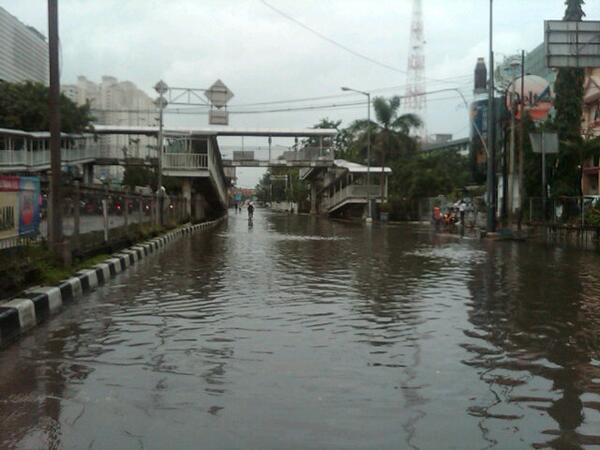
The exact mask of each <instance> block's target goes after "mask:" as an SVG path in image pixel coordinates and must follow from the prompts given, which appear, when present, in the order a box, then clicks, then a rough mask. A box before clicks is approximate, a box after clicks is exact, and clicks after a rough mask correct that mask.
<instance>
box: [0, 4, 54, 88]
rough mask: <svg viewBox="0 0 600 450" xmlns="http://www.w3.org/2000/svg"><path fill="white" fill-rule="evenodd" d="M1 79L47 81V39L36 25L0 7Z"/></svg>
mask: <svg viewBox="0 0 600 450" xmlns="http://www.w3.org/2000/svg"><path fill="white" fill-rule="evenodd" d="M0 80H4V81H8V82H11V83H17V82H23V81H35V82H39V83H42V84H44V85H46V86H47V85H48V43H47V42H46V38H45V37H44V35H42V34H41V33H40V32H39V31H37V30H36V29H35V28H33V27H30V26H27V25H25V24H24V23H23V22H21V21H20V20H19V19H17V18H16V17H15V16H13V15H12V14H10V13H9V12H8V11H6V10H5V9H4V8H1V7H0Z"/></svg>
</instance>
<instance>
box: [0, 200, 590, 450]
mask: <svg viewBox="0 0 600 450" xmlns="http://www.w3.org/2000/svg"><path fill="white" fill-rule="evenodd" d="M599 268H600V257H599V256H598V255H596V254H594V253H584V252H577V251H570V250H564V249H556V248H545V247H542V246H537V245H534V244H527V245H524V244H516V243H492V242H479V241H476V240H468V239H464V240H460V239H458V238H456V237H451V236H436V235H432V234H431V233H430V232H429V230H428V229H427V228H416V227H412V226H398V227H393V226H390V227H387V228H379V227H378V226H373V227H372V228H365V227H361V226H359V225H349V224H343V223H335V222H329V221H326V220H317V219H314V218H310V217H293V216H286V215H271V214H268V213H265V212H264V211H262V210H258V211H257V214H256V215H255V220H254V225H253V227H252V228H249V227H248V223H247V221H246V220H245V215H236V214H232V215H231V216H230V218H229V221H228V224H226V225H223V226H222V227H220V228H218V229H216V230H214V231H210V232H208V233H205V234H197V235H194V236H192V237H185V238H182V239H181V240H179V241H177V242H175V243H172V244H171V245H170V246H168V247H167V248H166V249H165V250H163V251H162V252H161V253H160V254H159V255H156V256H154V257H151V258H148V259H146V260H143V261H142V262H140V263H139V265H137V266H134V267H132V268H131V269H129V271H128V272H126V273H124V274H121V275H119V276H118V277H117V278H115V279H113V280H112V281H111V282H110V283H109V284H108V285H106V286H104V287H102V288H100V289H98V290H97V291H95V292H94V293H93V294H91V295H89V296H87V297H85V298H84V299H83V300H81V301H80V302H79V303H78V304H75V305H72V306H70V307H68V308H67V309H66V310H65V311H64V312H63V313H62V314H61V315H59V316H56V317H55V318H53V319H52V320H51V321H50V322H48V323H46V324H45V325H43V326H41V327H39V328H38V329H36V330H34V331H32V332H31V333H30V334H28V335H27V336H26V337H25V338H24V339H22V340H20V341H19V342H17V343H15V344H14V345H12V346H10V347H8V348H7V349H5V350H3V351H2V352H0V448H23V449H30V448H31V449H38V448H65V449H72V448H89V449H138V448H143V449H166V448H177V449H400V448H402V449H442V448H443V449H450V448H453V449H484V448H500V449H523V448H561V449H563V448H564V449H567V448H568V449H577V448H590V449H597V448H600V270H599Z"/></svg>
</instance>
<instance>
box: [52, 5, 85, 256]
mask: <svg viewBox="0 0 600 450" xmlns="http://www.w3.org/2000/svg"><path fill="white" fill-rule="evenodd" d="M48 56H49V63H50V67H49V69H50V70H49V72H50V95H49V104H48V107H49V122H50V174H51V175H50V208H49V216H50V223H49V225H50V226H49V233H48V240H49V242H50V246H51V247H52V248H53V250H54V251H55V252H57V253H58V252H60V250H61V249H60V248H59V247H60V246H61V245H62V243H63V230H62V209H61V204H60V198H61V195H60V183H61V156H60V73H59V66H58V64H59V59H58V0H48ZM77 206H79V205H77Z"/></svg>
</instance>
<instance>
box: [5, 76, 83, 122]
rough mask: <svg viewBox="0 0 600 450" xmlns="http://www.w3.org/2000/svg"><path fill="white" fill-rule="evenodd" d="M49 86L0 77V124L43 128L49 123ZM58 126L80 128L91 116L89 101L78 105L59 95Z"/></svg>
mask: <svg viewBox="0 0 600 450" xmlns="http://www.w3.org/2000/svg"><path fill="white" fill-rule="evenodd" d="M48 100H49V88H48V87H47V86H44V85H43V84H41V83H33V82H30V81H27V82H24V83H9V82H6V81H1V80H0V128H13V129H18V130H24V131H46V130H48V129H49V128H50V124H49V106H48ZM60 113H61V130H62V131H63V132H65V133H80V132H83V131H84V130H85V129H86V128H87V127H88V126H89V125H90V122H91V121H92V120H93V117H92V115H91V113H90V105H89V104H85V105H83V106H78V105H76V104H75V103H74V102H72V101H71V100H69V99H68V98H67V97H65V96H64V95H62V94H61V96H60Z"/></svg>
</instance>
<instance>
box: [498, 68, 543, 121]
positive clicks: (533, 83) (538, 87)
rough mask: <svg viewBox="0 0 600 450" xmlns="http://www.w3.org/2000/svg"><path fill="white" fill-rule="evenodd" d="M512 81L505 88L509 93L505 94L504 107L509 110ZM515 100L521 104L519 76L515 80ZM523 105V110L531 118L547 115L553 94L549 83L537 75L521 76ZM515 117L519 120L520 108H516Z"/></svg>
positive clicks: (536, 118) (541, 118) (537, 118)
mask: <svg viewBox="0 0 600 450" xmlns="http://www.w3.org/2000/svg"><path fill="white" fill-rule="evenodd" d="M512 91H513V87H512V83H511V84H510V86H509V87H508V89H507V92H508V94H509V95H507V96H506V107H507V108H508V110H509V111H510V109H511V108H510V97H511V96H510V93H512ZM514 91H515V96H516V98H515V102H517V103H518V104H519V105H520V104H521V99H520V96H521V77H519V78H517V79H516V80H515V89H514ZM523 95H524V98H523V106H524V108H525V112H526V113H527V114H528V115H529V117H530V118H531V120H543V119H545V118H546V117H547V116H548V113H549V112H550V110H551V109H552V100H553V94H552V89H551V87H550V83H548V81H547V80H546V79H544V78H542V77H538V76H537V75H526V76H525V77H524V78H523ZM516 117H517V119H518V120H521V108H518V110H517V114H516Z"/></svg>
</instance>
